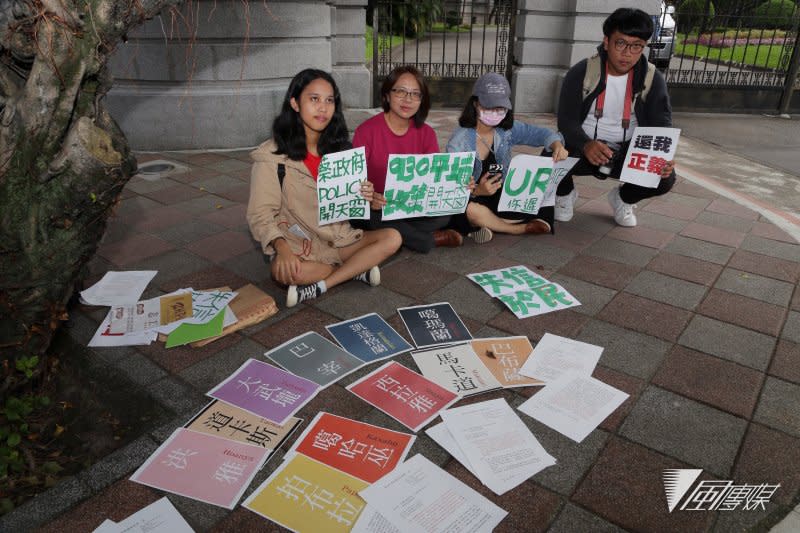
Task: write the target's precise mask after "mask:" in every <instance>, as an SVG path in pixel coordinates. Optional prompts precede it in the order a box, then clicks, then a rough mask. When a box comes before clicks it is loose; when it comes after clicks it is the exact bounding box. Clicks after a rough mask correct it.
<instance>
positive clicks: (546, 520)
mask: <svg viewBox="0 0 800 533" xmlns="http://www.w3.org/2000/svg"><path fill="white" fill-rule="evenodd" d="M445 471H446V472H447V473H449V474H450V475H452V476H453V477H455V478H456V479H458V480H460V481H462V482H463V483H464V484H466V485H467V486H468V487H470V488H472V489H473V490H475V491H477V492H478V493H480V494H481V495H482V496H484V497H485V498H488V499H489V500H491V501H492V502H494V503H495V504H496V505H498V506H500V507H501V508H503V509H505V510H506V511H508V516H506V517H505V518H504V519H503V521H502V522H500V523H499V524H498V525H497V527H496V528H495V529H494V531H495V532H496V533H501V532H509V533H518V532H520V531H529V532H531V533H533V532H535V531H542V532H544V531H547V527H548V526H549V525H550V522H552V521H553V519H554V518H555V516H556V514H557V513H558V509H559V506H560V498H559V497H558V496H557V495H555V494H553V493H552V492H550V491H548V490H547V489H543V488H541V487H537V486H536V485H534V484H533V483H531V482H530V481H527V482H525V483H522V484H521V485H519V486H517V487H516V488H514V489H511V490H510V491H508V492H506V493H505V494H503V495H502V496H498V495H496V494H495V493H494V492H492V491H491V490H489V489H488V488H487V487H486V486H485V485H484V484H483V483H481V482H480V481H478V480H477V479H476V478H475V476H473V475H472V474H470V473H469V471H468V470H467V469H466V468H464V467H463V466H462V465H461V463H459V462H458V461H456V460H455V459H454V460H452V461H450V462H449V463H447V466H446V467H445Z"/></svg>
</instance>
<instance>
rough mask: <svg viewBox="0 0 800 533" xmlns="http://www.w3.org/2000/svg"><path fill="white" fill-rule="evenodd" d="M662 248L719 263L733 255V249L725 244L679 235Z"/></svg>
mask: <svg viewBox="0 0 800 533" xmlns="http://www.w3.org/2000/svg"><path fill="white" fill-rule="evenodd" d="M664 250H665V251H667V252H672V253H674V254H678V255H685V256H687V257H693V258H695V259H700V260H701V261H710V262H712V263H717V264H720V265H724V264H726V263H727V262H728V260H729V259H730V258H731V255H733V249H732V248H729V247H727V246H721V245H719V244H713V243H709V242H705V241H698V240H697V239H690V238H688V237H682V236H680V235H677V236H675V238H674V239H672V241H670V243H669V244H668V245H667V246H666V247H665V248H664Z"/></svg>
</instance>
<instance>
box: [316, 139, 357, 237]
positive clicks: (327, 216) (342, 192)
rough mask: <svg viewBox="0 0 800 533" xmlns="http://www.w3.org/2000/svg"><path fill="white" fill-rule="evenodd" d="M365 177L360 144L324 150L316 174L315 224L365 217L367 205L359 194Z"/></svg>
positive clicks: (321, 224)
mask: <svg viewBox="0 0 800 533" xmlns="http://www.w3.org/2000/svg"><path fill="white" fill-rule="evenodd" d="M366 179H367V165H366V157H365V155H364V147H363V146H362V147H359V148H353V149H352V150H345V151H343V152H336V153H333V154H325V155H324V156H323V157H322V161H321V162H320V164H319V174H318V175H317V200H318V201H319V225H320V226H323V225H325V224H331V223H333V222H341V221H342V220H349V219H352V218H356V219H368V218H369V206H368V205H367V201H366V200H365V199H364V197H363V196H361V182H362V181H364V180H366Z"/></svg>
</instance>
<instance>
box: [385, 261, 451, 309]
mask: <svg viewBox="0 0 800 533" xmlns="http://www.w3.org/2000/svg"><path fill="white" fill-rule="evenodd" d="M458 277H459V275H458V274H456V273H455V272H451V271H449V270H446V269H444V268H442V267H440V266H437V265H434V264H432V263H426V262H424V261H417V260H416V259H414V258H409V259H406V260H404V261H397V262H394V263H392V264H391V265H389V266H387V267H385V268H382V269H381V286H383V287H385V288H386V289H389V290H390V291H394V292H399V293H400V294H404V295H406V296H410V297H411V298H414V299H417V300H421V299H425V298H426V296H427V295H429V294H431V293H432V292H435V291H437V290H439V289H441V288H442V287H444V286H445V285H447V284H448V283H450V282H452V281H454V280H455V279H457V278H458Z"/></svg>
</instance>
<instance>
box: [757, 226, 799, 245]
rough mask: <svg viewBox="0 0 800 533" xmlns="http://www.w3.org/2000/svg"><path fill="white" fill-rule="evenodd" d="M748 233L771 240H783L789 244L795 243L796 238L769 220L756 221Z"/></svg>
mask: <svg viewBox="0 0 800 533" xmlns="http://www.w3.org/2000/svg"><path fill="white" fill-rule="evenodd" d="M750 233H751V234H753V235H755V236H757V237H764V238H765V239H772V240H773V241H783V242H788V243H789V244H797V239H795V238H794V237H792V236H791V235H789V234H788V233H786V232H785V231H783V230H782V229H781V228H779V227H778V226H776V225H775V224H772V223H771V222H756V224H755V226H753V229H752V231H751V232H750Z"/></svg>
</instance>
